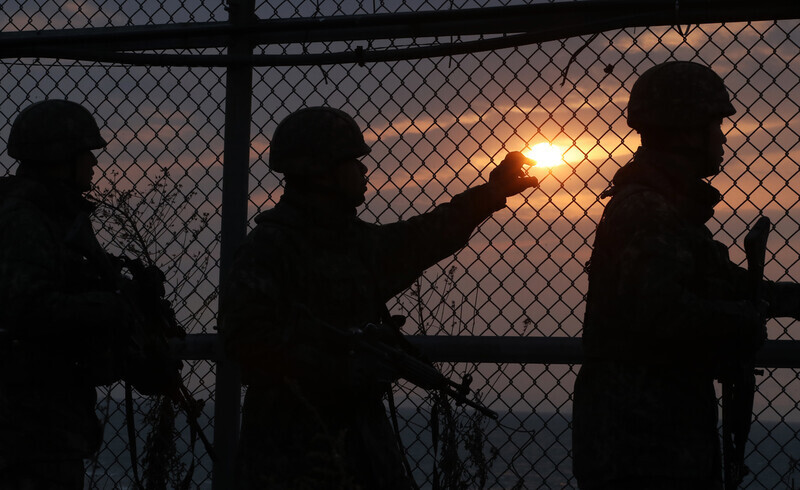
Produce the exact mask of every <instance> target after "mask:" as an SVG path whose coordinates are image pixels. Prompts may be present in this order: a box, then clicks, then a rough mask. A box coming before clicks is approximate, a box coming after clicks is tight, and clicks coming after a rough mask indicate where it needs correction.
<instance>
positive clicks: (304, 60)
mask: <svg viewBox="0 0 800 490" xmlns="http://www.w3.org/2000/svg"><path fill="white" fill-rule="evenodd" d="M567 14H568V15H567ZM796 18H800V2H786V1H785V0H762V1H761V2H758V3H754V2H752V1H749V0H724V1H723V0H683V1H681V2H675V1H674V0H650V1H646V2H642V1H638V0H588V1H582V2H555V3H548V4H536V5H519V6H509V7H490V8H481V9H463V10H458V11H450V10H446V11H434V12H401V13H392V14H360V15H351V16H332V17H310V18H296V19H265V20H259V19H255V18H254V19H253V20H252V22H249V23H246V24H234V23H232V22H229V21H225V22H203V23H179V24H169V25H153V26H119V27H100V28H91V27H90V28H77V29H62V30H44V31H21V32H3V33H0V58H5V59H7V58H20V57H45V58H47V57H52V58H61V59H72V60H82V61H97V62H115V63H122V64H132V65H156V66H234V65H250V66H303V65H320V64H334V63H359V64H363V63H366V62H378V61H396V60H400V59H419V58H425V57H431V56H448V55H457V54H464V53H468V52H478V51H486V50H492V49H501V48H507V47H513V46H523V45H528V44H535V43H539V42H545V41H552V40H555V39H564V38H568V37H574V36H581V35H587V34H595V33H598V32H603V31H608V30H612V29H621V28H629V27H644V26H657V25H680V24H703V23H717V22H719V23H724V22H741V21H757V20H781V19H796ZM484 35H491V36H502V37H494V38H490V39H479V40H472V41H460V40H459V41H455V42H445V43H436V44H433V45H430V46H420V47H412V48H408V47H406V48H397V49H394V48H393V49H383V50H368V49H364V47H363V46H362V47H356V48H353V49H347V50H345V51H343V52H339V53H325V54H314V53H310V54H302V55H294V54H284V55H259V54H254V55H246V56H240V55H232V54H151V53H142V52H140V51H149V50H172V49H209V48H225V47H227V46H228V45H230V43H231V42H232V39H241V38H245V39H247V40H248V42H250V43H251V44H252V45H254V46H256V45H269V44H276V43H278V44H287V43H288V44H291V43H315V42H321V43H325V42H335V41H359V40H381V39H420V38H431V39H435V38H439V37H447V36H484ZM98 46H102V48H98ZM130 50H136V51H139V52H137V53H131V52H126V51H130Z"/></svg>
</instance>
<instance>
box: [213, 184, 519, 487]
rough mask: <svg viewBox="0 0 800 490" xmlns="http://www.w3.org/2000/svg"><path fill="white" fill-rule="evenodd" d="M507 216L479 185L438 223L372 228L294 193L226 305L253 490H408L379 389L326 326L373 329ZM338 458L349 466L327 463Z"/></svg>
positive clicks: (240, 259)
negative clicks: (400, 297) (408, 293)
mask: <svg viewBox="0 0 800 490" xmlns="http://www.w3.org/2000/svg"><path fill="white" fill-rule="evenodd" d="M504 205H505V199H504V198H503V196H500V195H495V194H494V193H493V191H492V189H491V188H490V187H488V186H478V187H476V188H473V189H470V190H468V191H466V192H464V193H462V194H459V195H458V196H456V197H454V198H453V199H452V201H451V202H449V203H446V204H442V205H440V206H438V207H436V208H435V209H434V210H432V211H431V212H429V213H426V214H423V215H420V216H416V217H413V218H411V219H408V220H406V221H400V222H397V223H393V224H387V225H375V224H369V223H366V222H364V221H362V220H360V219H358V218H357V217H356V216H355V211H354V210H353V211H352V212H338V211H336V210H331V209H325V208H323V207H320V206H317V205H315V204H314V203H313V199H311V198H305V196H299V195H294V194H289V193H287V194H284V196H283V197H282V198H281V201H280V202H279V203H278V204H277V206H275V208H273V209H271V210H269V211H266V212H264V213H261V214H260V215H259V216H257V217H256V223H257V226H256V227H255V229H254V230H253V231H252V232H251V233H250V234H249V236H248V238H247V240H246V242H245V243H244V245H243V246H242V248H241V249H240V251H239V253H238V256H237V259H236V261H235V264H234V266H233V269H232V271H231V273H230V276H229V277H228V280H227V281H226V283H225V287H224V289H223V297H222V301H221V328H222V331H223V333H224V335H225V340H226V345H227V350H228V353H229V354H230V355H231V356H232V357H234V358H236V359H239V360H240V361H241V362H242V364H243V376H244V380H245V382H246V383H248V384H249V388H248V390H247V395H246V398H245V402H244V413H243V421H242V454H241V455H240V456H241V457H240V464H242V465H243V466H244V467H245V469H244V470H243V471H244V472H245V473H248V475H249V476H247V477H246V479H249V481H250V482H251V484H252V485H253V486H254V487H258V488H264V487H263V485H265V484H266V485H267V487H268V486H269V483H268V482H266V480H264V479H271V481H272V484H273V485H274V486H276V487H281V488H283V487H290V488H291V487H292V486H294V485H300V483H298V478H300V477H301V476H302V475H309V474H311V473H313V472H312V469H314V468H316V470H315V471H317V474H319V475H322V474H323V472H322V469H321V468H323V469H324V468H326V467H328V469H327V470H325V471H328V472H338V473H336V474H339V475H340V478H339V480H336V478H334V477H331V478H332V480H331V481H335V480H336V481H339V483H338V484H334V483H331V485H332V486H331V487H330V488H339V487H343V488H350V485H351V484H353V483H352V482H351V483H347V478H349V476H348V475H350V476H352V475H353V474H356V476H355V477H354V478H355V482H357V483H360V484H361V485H363V486H364V487H365V488H407V486H406V485H405V484H404V483H403V481H404V480H403V479H402V471H401V470H400V467H399V460H398V453H397V449H396V444H395V442H394V437H393V435H392V431H391V429H390V427H389V425H388V422H387V419H386V414H385V409H384V407H383V404H382V402H381V398H382V396H383V392H382V390H380V389H371V388H372V387H370V386H368V385H364V384H359V383H357V382H354V380H353V379H352V378H351V377H350V372H349V371H348V368H347V366H348V360H347V358H348V356H347V352H346V350H345V349H344V347H343V346H341V345H337V344H336V342H335V341H334V340H333V339H332V338H331V336H330V334H329V333H327V332H326V331H325V330H324V329H321V328H320V326H319V324H318V323H317V321H318V320H321V321H324V322H326V323H328V324H330V325H333V326H335V327H338V328H341V329H346V328H349V327H357V326H362V325H364V324H365V323H367V322H369V321H376V320H377V319H379V318H380V317H381V315H382V314H383V312H384V310H385V306H384V304H385V302H386V301H388V300H389V299H391V298H392V297H393V296H395V295H397V294H398V293H400V292H402V291H403V290H404V289H406V288H407V287H409V286H410V285H411V284H412V283H413V281H414V280H415V279H416V278H417V277H418V276H419V275H420V274H421V273H422V272H423V271H424V269H426V268H427V267H430V266H432V265H434V264H435V263H436V262H438V261H439V260H442V259H444V258H446V257H447V256H449V255H451V254H453V253H454V252H456V251H457V250H458V249H459V248H461V247H463V246H464V245H465V244H466V242H467V240H468V239H469V236H470V235H471V233H472V231H473V230H474V229H475V227H476V226H477V225H478V224H479V223H480V222H481V221H483V220H484V219H485V218H486V217H488V216H489V215H490V214H491V213H492V212H493V211H495V210H497V209H500V208H502V207H503V206H504ZM320 444H321V445H322V449H320V450H315V449H314V448H317V449H319V447H318V446H319V445H320ZM337 444H338V445H339V446H337ZM332 448H337V449H336V451H335V452H338V453H340V454H344V455H345V460H346V464H345V465H344V466H343V467H339V468H338V469H336V465H335V464H333V463H331V460H332V459H334V458H332V457H328V458H327V459H328V462H327V463H326V462H325V461H322V462H321V461H320V456H319V455H320V454H328V456H330V455H331V453H332ZM312 453H313V454H312ZM323 459H324V458H323ZM329 463H330V464H329ZM331 466H332V467H333V469H331V468H330V467H331ZM255 467H258V468H260V470H259V471H258V472H256V471H255V470H254V469H253V468H255ZM259 472H260V474H255V473H259ZM320 478H322V477H320ZM254 480H258V481H254ZM395 480H396V481H395ZM289 482H291V483H289ZM337 485H338V486H337ZM247 488H249V487H247ZM310 488H316V487H313V486H312V487H310ZM325 488H329V487H325Z"/></svg>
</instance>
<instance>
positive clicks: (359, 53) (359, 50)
mask: <svg viewBox="0 0 800 490" xmlns="http://www.w3.org/2000/svg"><path fill="white" fill-rule="evenodd" d="M356 63H358V66H364V46H356Z"/></svg>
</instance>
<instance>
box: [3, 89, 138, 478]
mask: <svg viewBox="0 0 800 490" xmlns="http://www.w3.org/2000/svg"><path fill="white" fill-rule="evenodd" d="M103 146H105V141H104V140H103V139H102V137H100V134H99V129H98V128H97V125H96V123H95V122H94V119H93V118H92V116H91V114H90V113H89V112H88V111H86V109H84V108H82V107H80V106H79V105H78V104H75V103H72V102H68V101H58V100H56V101H45V102H40V103H36V104H32V105H30V106H28V107H27V108H26V109H25V110H23V111H22V112H21V113H20V115H19V116H18V117H17V119H16V120H15V122H14V124H13V125H12V129H11V133H10V136H9V147H8V153H9V155H10V156H12V157H14V158H17V159H19V160H21V161H23V162H29V165H28V166H27V167H26V168H28V169H30V172H27V173H26V172H23V171H22V166H21V167H20V170H19V171H18V172H17V176H9V177H4V178H1V179H0V488H15V489H37V490H38V489H48V490H56V489H80V488H83V474H84V469H83V458H86V457H88V456H90V455H91V454H93V453H94V452H95V451H96V450H97V449H98V448H99V445H100V442H101V439H102V428H101V426H100V424H99V421H98V419H97V417H96V415H95V403H96V394H95V386H96V385H99V384H106V383H109V382H111V381H113V380H115V379H117V378H118V376H119V374H118V373H117V370H118V368H117V367H116V363H115V362H114V358H115V357H116V356H115V354H117V353H118V352H119V351H118V350H117V347H116V345H115V343H116V342H117V339H118V338H120V335H114V334H113V332H119V331H120V330H121V331H124V330H125V325H126V318H127V315H126V314H125V307H124V305H123V304H122V302H121V301H120V300H119V298H118V297H117V296H116V295H115V294H114V293H112V292H110V291H112V285H113V279H112V277H111V276H110V275H109V274H110V271H111V270H112V269H111V267H110V263H109V261H108V258H107V256H106V255H105V253H104V252H103V250H102V249H101V247H100V245H99V244H98V242H97V240H96V238H95V236H94V232H93V230H92V227H91V224H90V222H89V218H88V213H89V212H90V211H91V210H92V206H91V205H90V204H89V203H88V202H87V201H85V200H84V199H83V198H82V197H81V192H80V191H79V190H77V189H76V188H74V187H73V186H71V185H70V183H69V182H66V181H62V180H57V179H53V178H45V177H43V176H42V175H38V174H37V172H36V167H37V166H39V165H51V164H52V165H71V163H70V160H69V159H70V158H71V155H75V154H77V153H78V152H80V151H88V150H90V149H96V148H101V147H103ZM34 174H36V175H34ZM123 337H124V335H123Z"/></svg>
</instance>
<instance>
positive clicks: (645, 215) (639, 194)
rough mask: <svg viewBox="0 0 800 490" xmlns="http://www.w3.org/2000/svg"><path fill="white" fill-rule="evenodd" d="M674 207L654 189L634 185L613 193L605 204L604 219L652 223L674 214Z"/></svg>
mask: <svg viewBox="0 0 800 490" xmlns="http://www.w3.org/2000/svg"><path fill="white" fill-rule="evenodd" d="M675 213H676V210H675V207H674V206H673V205H672V203H670V201H669V200H668V199H667V198H666V197H665V196H664V195H663V194H662V193H660V192H658V191H657V190H656V189H653V188H651V187H647V186H643V185H636V186H629V187H628V188H626V189H623V190H622V191H621V192H619V193H617V194H615V195H614V196H613V197H612V198H611V201H609V203H608V204H607V205H606V212H605V214H604V219H605V220H606V221H611V220H613V221H622V222H627V223H641V224H647V223H653V222H655V221H659V220H663V219H670V218H672V217H674V216H675Z"/></svg>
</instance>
